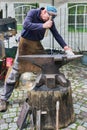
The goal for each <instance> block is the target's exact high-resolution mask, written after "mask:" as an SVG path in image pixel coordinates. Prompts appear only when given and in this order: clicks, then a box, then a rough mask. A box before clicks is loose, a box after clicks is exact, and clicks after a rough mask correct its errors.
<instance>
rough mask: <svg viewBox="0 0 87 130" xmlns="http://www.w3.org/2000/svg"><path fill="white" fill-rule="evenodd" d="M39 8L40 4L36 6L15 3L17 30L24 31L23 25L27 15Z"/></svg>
mask: <svg viewBox="0 0 87 130" xmlns="http://www.w3.org/2000/svg"><path fill="white" fill-rule="evenodd" d="M37 7H39V4H38V3H35V4H28V3H27V4H24V3H15V4H14V8H15V18H16V20H17V30H19V31H21V30H22V23H23V20H24V18H25V16H26V14H27V12H28V11H29V10H30V9H32V8H37Z"/></svg>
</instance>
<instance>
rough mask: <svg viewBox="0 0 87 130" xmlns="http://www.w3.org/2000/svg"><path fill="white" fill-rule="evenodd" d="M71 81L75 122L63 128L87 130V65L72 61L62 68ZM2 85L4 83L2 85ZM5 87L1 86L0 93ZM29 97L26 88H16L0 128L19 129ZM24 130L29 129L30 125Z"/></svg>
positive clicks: (0, 122)
mask: <svg viewBox="0 0 87 130" xmlns="http://www.w3.org/2000/svg"><path fill="white" fill-rule="evenodd" d="M60 71H62V72H63V73H64V74H65V76H66V77H67V78H68V79H69V80H70V81H71V86H72V91H73V94H72V97H73V106H74V112H75V117H76V119H75V122H74V123H73V124H70V125H69V126H68V127H67V128H64V129H61V130H87V66H84V65H82V64H81V63H80V62H79V63H78V62H71V63H69V64H67V65H65V66H63V67H62V68H61V70H60ZM1 86H2V85H1ZM2 92H3V87H0V93H2ZM26 97H27V90H26V89H25V88H20V87H18V88H16V89H15V90H14V91H13V93H12V96H11V97H10V99H9V106H8V110H7V111H6V112H4V113H0V130H19V129H18V127H17V124H16V121H17V119H18V115H19V113H20V110H21V107H22V105H23V102H24V101H25V99H26ZM23 130H29V127H28V128H26V129H23Z"/></svg>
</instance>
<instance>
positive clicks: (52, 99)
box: [28, 81, 74, 130]
mask: <svg viewBox="0 0 87 130" xmlns="http://www.w3.org/2000/svg"><path fill="white" fill-rule="evenodd" d="M28 97H29V100H28V103H29V105H30V106H31V107H32V110H33V116H34V125H35V126H36V115H37V114H36V113H37V111H39V110H40V111H41V130H55V128H56V116H57V115H56V102H57V101H59V121H58V122H59V124H58V125H59V128H62V127H67V126H68V125H69V124H70V123H72V122H74V110H73V100H72V89H71V85H70V81H68V87H62V86H59V85H58V86H56V87H55V88H48V87H47V86H46V85H43V86H41V87H35V88H34V89H33V90H31V91H29V92H28Z"/></svg>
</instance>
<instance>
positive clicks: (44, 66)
mask: <svg viewBox="0 0 87 130" xmlns="http://www.w3.org/2000/svg"><path fill="white" fill-rule="evenodd" d="M80 57H82V55H66V54H53V55H49V54H42V55H21V56H19V57H18V60H19V63H20V61H21V60H23V61H28V62H30V63H32V64H34V65H36V66H38V67H40V68H41V70H42V75H41V76H40V77H39V82H40V81H41V82H43V83H44V84H46V85H47V87H49V88H55V87H56V84H58V83H59V84H61V85H62V86H64V87H67V79H66V78H65V76H64V74H62V73H60V71H59V68H60V67H62V66H63V65H65V64H67V63H69V62H70V61H72V60H74V59H77V58H80Z"/></svg>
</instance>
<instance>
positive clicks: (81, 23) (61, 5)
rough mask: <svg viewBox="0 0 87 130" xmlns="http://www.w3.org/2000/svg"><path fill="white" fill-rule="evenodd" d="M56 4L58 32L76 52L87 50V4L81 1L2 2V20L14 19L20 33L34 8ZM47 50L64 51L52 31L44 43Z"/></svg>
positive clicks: (28, 0)
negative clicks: (26, 18) (28, 13)
mask: <svg viewBox="0 0 87 130" xmlns="http://www.w3.org/2000/svg"><path fill="white" fill-rule="evenodd" d="M48 4H49V5H52V4H54V5H55V6H56V7H57V10H58V15H57V17H56V19H55V23H56V27H57V29H58V32H59V33H60V34H61V35H62V37H63V39H64V40H65V41H66V43H67V44H68V45H69V46H71V47H72V49H73V50H74V51H79V50H81V51H86V50H87V43H86V41H87V36H86V35H87V2H86V1H84V0H83V1H81V0H73V2H72V1H71V0H65V1H64V0H59V1H57V0H54V1H50V0H48V1H47V2H46V1H45V0H42V2H41V1H40V0H38V1H35V0H34V2H33V0H32V1H31V0H20V1H19V0H3V1H2V0H1V1H0V9H1V12H2V15H1V16H2V18H5V17H13V18H16V20H17V27H18V33H20V32H21V30H22V23H23V20H24V18H25V16H26V14H27V12H28V10H30V9H32V8H38V7H42V6H44V7H46V6H47V5H48ZM42 44H43V45H44V47H45V48H47V49H49V48H51V49H62V48H61V47H60V46H59V45H58V43H57V42H56V41H55V39H54V38H53V37H52V35H51V33H50V31H49V35H48V36H47V37H45V38H44V39H43V41H42Z"/></svg>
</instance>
